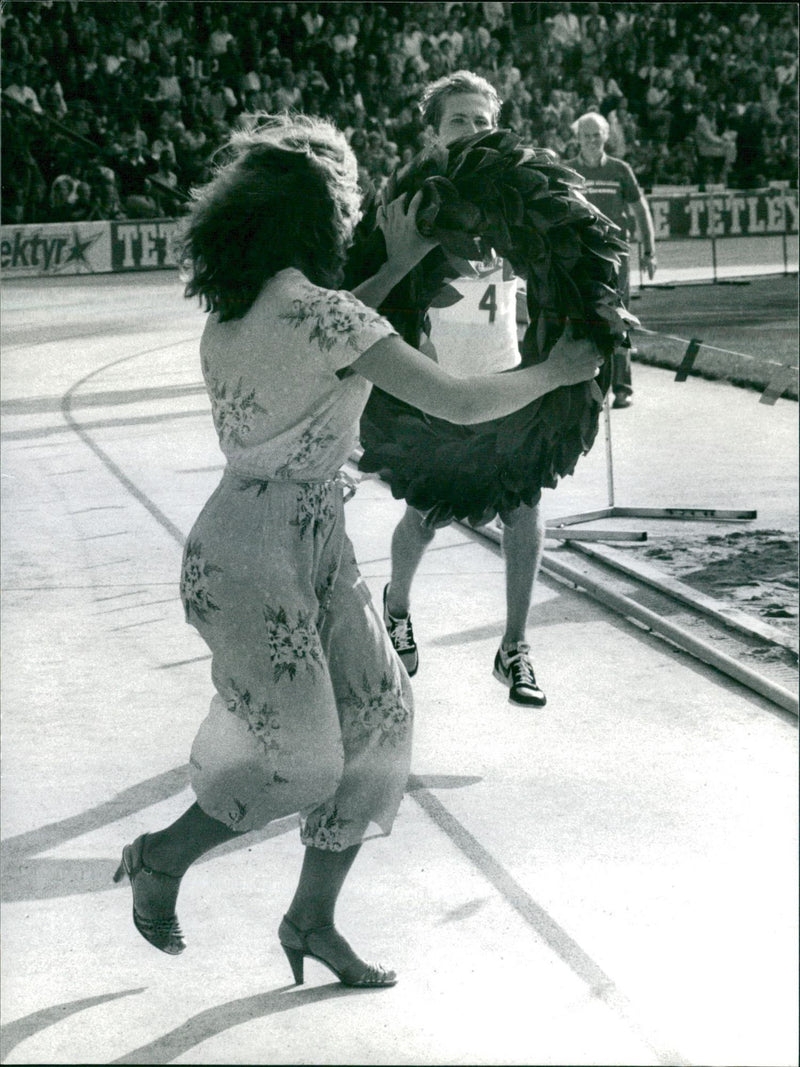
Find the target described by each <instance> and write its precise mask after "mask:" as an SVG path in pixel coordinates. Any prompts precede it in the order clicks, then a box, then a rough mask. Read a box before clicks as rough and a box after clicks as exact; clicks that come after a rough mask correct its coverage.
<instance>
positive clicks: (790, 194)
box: [647, 189, 797, 241]
mask: <svg viewBox="0 0 800 1067" xmlns="http://www.w3.org/2000/svg"><path fill="white" fill-rule="evenodd" d="M647 203H648V204H649V205H650V212H651V214H652V216H653V226H654V227H655V234H656V240H657V241H674V240H679V239H681V238H684V237H685V238H697V237H704V238H709V237H755V236H758V235H768V234H770V235H775V234H782V233H797V190H796V189H787V190H784V189H778V190H776V189H762V190H753V191H752V192H750V191H745V192H736V191H734V190H728V189H725V190H722V191H720V192H706V193H678V194H669V195H660V196H659V195H652V196H648V198H647Z"/></svg>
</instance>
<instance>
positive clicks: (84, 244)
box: [62, 226, 101, 271]
mask: <svg viewBox="0 0 800 1067" xmlns="http://www.w3.org/2000/svg"><path fill="white" fill-rule="evenodd" d="M100 237H101V235H100V234H99V233H96V234H93V236H91V237H88V238H84V240H81V235H80V234H79V233H78V230H77V229H76V227H74V226H73V227H72V245H71V247H70V248H69V249H68V250H67V255H66V258H65V259H64V262H63V264H62V266H64V267H66V266H67V265H68V264H69V263H77V265H78V266H79V267H80V266H84V267H86V269H87V270H88V271H91V270H92V265H91V263H90V262H89V260H88V259H87V258H86V253H87V252H88V251H89V249H90V248H91V247H92V245H93V244H94V243H95V242H96V241H99V240H100Z"/></svg>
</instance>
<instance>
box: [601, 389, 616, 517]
mask: <svg viewBox="0 0 800 1067" xmlns="http://www.w3.org/2000/svg"><path fill="white" fill-rule="evenodd" d="M608 396H609V394H608V393H606V398H605V400H604V402H603V414H604V415H605V421H606V480H607V482H608V506H609V507H610V508H613V507H614V459H613V456H612V454H611V405H610V403H609V400H608Z"/></svg>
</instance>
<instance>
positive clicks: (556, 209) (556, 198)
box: [346, 130, 638, 526]
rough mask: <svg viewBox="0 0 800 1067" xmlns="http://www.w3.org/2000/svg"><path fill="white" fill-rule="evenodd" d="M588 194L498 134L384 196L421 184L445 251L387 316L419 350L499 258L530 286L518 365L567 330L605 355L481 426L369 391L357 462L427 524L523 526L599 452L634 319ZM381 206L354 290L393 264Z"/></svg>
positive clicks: (426, 224) (392, 300) (349, 275)
mask: <svg viewBox="0 0 800 1067" xmlns="http://www.w3.org/2000/svg"><path fill="white" fill-rule="evenodd" d="M584 184H585V183H584V179H583V178H582V177H581V175H579V174H578V173H577V172H576V171H574V170H571V169H570V168H569V167H565V166H564V165H563V164H562V163H560V162H559V161H558V159H557V157H556V155H555V153H553V152H551V151H549V150H548V149H542V148H529V147H526V146H525V145H523V143H522V142H521V140H520V138H519V137H518V136H517V135H516V134H514V133H511V132H510V131H508V130H493V131H491V132H489V133H481V134H476V135H475V136H473V137H468V138H462V139H461V140H459V141H457V142H455V143H453V144H452V145H450V147H449V148H436V149H430V150H427V151H426V152H424V153H422V154H421V155H420V156H418V157H417V158H415V159H414V160H413V161H412V162H411V163H409V164H408V166H407V167H405V168H404V169H403V170H401V171H399V172H398V173H397V174H396V175H395V176H393V177H392V178H391V179H390V181H389V183H388V185H387V187H386V189H385V190H384V192H383V194H382V196H383V198H384V199H385V200H386V201H389V200H392V199H394V198H395V197H397V196H400V195H403V194H405V195H406V198H407V201H408V200H410V198H411V197H412V196H413V195H414V193H416V192H417V191H418V190H419V189H420V188H421V189H422V190H423V197H422V201H421V203H420V207H419V210H418V212H417V227H418V229H419V231H420V233H423V234H424V235H425V236H429V237H433V238H435V239H436V240H438V241H439V243H440V244H439V247H437V248H435V249H433V250H432V251H431V252H429V253H428V255H427V256H425V258H424V259H423V260H422V261H421V262H420V264H418V266H417V267H415V268H414V269H413V270H412V271H411V272H410V273H409V274H408V275H406V277H405V278H404V279H403V281H402V282H401V283H400V284H399V285H398V286H396V287H395V289H393V290H392V292H391V293H390V294H389V295H388V297H387V298H386V300H385V301H384V303H383V304H382V305H381V306H380V308H379V310H380V312H381V313H382V314H383V315H384V316H385V317H386V318H388V319H389V321H390V322H391V323H392V325H393V326H394V327H395V329H396V330H397V331H398V333H400V335H401V336H402V337H403V338H404V340H406V341H407V342H408V343H409V344H411V345H414V346H415V347H418V346H419V344H420V339H421V335H422V332H423V328H424V326H425V318H426V315H427V312H428V309H429V307H431V306H432V304H439V305H440V306H441V305H442V304H446V303H447V302H448V295H447V283H448V282H449V281H452V280H453V279H454V278H457V277H459V275H460V274H461V273H463V271H462V269H461V268H460V267H459V264H458V260H459V259H461V260H472V261H475V260H482V259H484V257H485V256H487V255H490V254H491V252H492V250H494V252H495V253H497V255H499V256H502V257H504V258H505V259H506V260H508V262H509V263H510V264H511V266H512V268H513V270H514V272H515V273H516V274H517V275H518V276H519V277H521V278H524V279H525V282H526V288H527V305H528V314H529V317H530V323H529V325H528V327H527V330H526V332H525V337H524V339H523V342H522V345H521V364H520V366H528V365H531V364H535V363H539V362H542V361H543V360H545V359H547V356H548V354H549V353H550V351H551V349H552V348H553V345H554V344H555V343H556V341H557V340H558V338H559V337H560V336H561V334H562V333H563V331H564V329H565V328H566V327H567V325H568V324H569V325H570V326H571V330H572V336H573V337H575V338H581V337H586V336H588V337H589V338H591V340H592V341H594V343H595V344H596V345H597V348H598V349H599V351H600V353H601V355H602V356H603V357H604V364H603V366H602V368H601V371H600V375H599V376H598V378H596V379H595V380H594V381H593V382H584V383H581V384H579V385H572V386H565V387H561V388H559V389H556V390H554V391H553V392H551V393H548V394H547V395H546V396H544V397H541V398H540V399H538V400H535V401H534V402H532V403H531V404H528V405H527V406H526V407H524V408H522V409H521V410H519V411H517V412H515V413H514V414H512V415H508V416H506V417H504V418H500V419H494V420H492V421H490V422H483V423H480V424H478V425H473V426H457V425H455V424H454V423H450V422H446V421H445V420H443V419H437V418H433V417H431V416H429V415H425V414H423V413H422V412H421V411H419V410H418V409H417V408H414V407H411V406H410V405H409V404H405V403H403V402H402V401H400V400H397V399H396V398H394V397H392V396H390V395H389V394H388V393H385V392H383V391H382V390H380V389H377V388H375V389H373V390H372V394H371V396H370V400H369V402H368V404H367V407H366V409H365V411H364V415H363V417H362V420H361V443H362V446H363V449H364V451H363V456H362V458H361V460H360V464H359V466H360V468H361V470H363V471H370V472H374V471H379V472H380V474H381V476H382V477H383V478H385V479H386V481H388V483H389V485H390V486H391V489H392V493H393V495H394V496H395V497H396V498H401V497H402V498H405V500H407V501H408V503H409V504H411V505H412V506H413V507H415V508H417V509H418V510H420V511H422V512H424V513H425V514H426V522H427V523H428V524H429V525H431V526H443V525H446V524H447V523H449V522H452V521H453V519H466V520H467V521H468V522H470V523H471V524H473V525H476V526H478V525H481V524H483V523H486V522H489V521H490V520H491V519H493V518H494V517H495V516H496V515H498V514H499V515H500V517H501V518H502V519H504V521H513V512H514V511H515V509H516V508H518V507H519V505H520V503H525V504H528V505H529V506H532V505H533V504H535V503H536V502H537V501H538V499H539V496H540V495H541V490H542V488H543V487H547V488H554V487H555V485H556V484H557V481H558V479H559V477H562V476H563V475H565V474H572V473H573V471H574V470H575V466H576V464H577V461H578V459H579V458H580V456H581V455H583V454H585V453H586V452H588V450H589V449H590V448H591V446H592V444H593V442H594V439H595V437H596V434H597V428H598V424H599V416H600V412H601V410H602V406H603V399H604V394H605V391H606V390H607V389H608V386H609V383H610V376H611V355H612V352H613V351H614V348H615V347H616V346H629V345H630V342H629V340H628V333H627V331H628V329H629V327H631V326H635V325H638V320H637V319H636V318H635V316H633V315H631V314H630V313H629V312H628V311H627V310H626V309H625V308H624V307H623V305H622V301H621V299H620V295H619V293H618V291H617V284H618V271H619V266H620V257H621V256H622V255H627V244H626V242H625V241H624V240H622V239H621V238H620V237H619V236H618V235H619V229H618V227H617V226H615V225H614V223H613V222H611V220H610V219H607V218H606V217H605V216H604V215H603V214H602V213H601V212H600V211H598V209H597V208H595V207H594V206H593V205H592V204H590V203H589V201H588V200H587V199H586V197H585V196H584V195H583V193H582V192H581V188H582V187H583V186H584ZM376 210H377V204H376V203H375V202H373V203H372V204H370V205H369V206H368V207H367V208H366V210H365V214H364V217H363V218H362V220H361V222H360V223H359V226H358V228H357V230H356V235H355V240H354V243H353V247H352V249H351V252H350V255H349V259H348V264H347V267H346V285H347V287H348V288H352V287H354V286H355V285H357V284H358V283H359V282H360V281H363V280H364V279H366V278H368V277H370V276H371V275H372V274H374V273H375V272H376V271H377V269H378V267H379V266H380V265H381V263H383V262H385V260H386V245H385V241H384V239H383V233H382V232H381V230H380V229H379V228H377V224H376ZM515 369H516V368H515ZM505 373H510V374H513V373H514V370H511V371H507V372H505Z"/></svg>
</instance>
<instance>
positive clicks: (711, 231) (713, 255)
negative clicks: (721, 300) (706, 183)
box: [706, 193, 717, 285]
mask: <svg viewBox="0 0 800 1067" xmlns="http://www.w3.org/2000/svg"><path fill="white" fill-rule="evenodd" d="M713 196H714V194H713V193H706V197H707V200H706V227H707V229H708V232H709V234H710V235H711V273H712V278H711V281H712V284H714V285H716V282H717V236H716V232H715V229H714V228H713V227H712V226H711V200H712V197H713Z"/></svg>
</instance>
